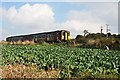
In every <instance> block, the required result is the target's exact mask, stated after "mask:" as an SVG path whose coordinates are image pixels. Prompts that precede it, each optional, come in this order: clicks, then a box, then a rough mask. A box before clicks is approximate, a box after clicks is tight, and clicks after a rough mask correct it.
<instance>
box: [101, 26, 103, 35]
mask: <svg viewBox="0 0 120 80" xmlns="http://www.w3.org/2000/svg"><path fill="white" fill-rule="evenodd" d="M102 31H103V27H102V26H101V34H102Z"/></svg>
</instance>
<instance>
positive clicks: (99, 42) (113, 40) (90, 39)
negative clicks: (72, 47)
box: [75, 33, 120, 50]
mask: <svg viewBox="0 0 120 80" xmlns="http://www.w3.org/2000/svg"><path fill="white" fill-rule="evenodd" d="M75 43H76V44H78V47H86V48H101V49H106V46H107V47H109V48H110V49H111V50H119V49H120V34H118V35H116V34H111V33H108V34H104V33H88V34H87V35H84V36H82V35H77V36H76V38H75Z"/></svg>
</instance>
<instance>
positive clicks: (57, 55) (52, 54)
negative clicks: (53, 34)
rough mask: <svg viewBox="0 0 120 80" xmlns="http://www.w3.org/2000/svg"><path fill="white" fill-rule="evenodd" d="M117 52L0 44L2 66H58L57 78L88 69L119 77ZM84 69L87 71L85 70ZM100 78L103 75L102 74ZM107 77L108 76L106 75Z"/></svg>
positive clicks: (90, 73) (96, 75)
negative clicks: (58, 74)
mask: <svg viewBox="0 0 120 80" xmlns="http://www.w3.org/2000/svg"><path fill="white" fill-rule="evenodd" d="M119 61H120V51H112V50H102V49H86V48H75V47H74V48H71V47H63V46H56V45H3V46H2V62H3V65H8V64H12V65H16V64H18V63H19V64H23V65H26V66H27V65H31V64H34V65H36V66H38V67H39V69H40V70H41V69H45V70H47V68H52V69H59V70H61V72H60V77H68V75H69V77H81V76H82V75H83V73H84V74H86V73H87V72H89V76H92V77H94V78H99V77H100V75H101V76H102V75H113V76H112V77H113V78H114V77H115V78H116V76H118V71H117V69H118V66H119V65H120V62H119ZM85 72H86V73H85ZM102 77H103V76H102ZM108 77H109V76H108Z"/></svg>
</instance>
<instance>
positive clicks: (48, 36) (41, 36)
mask: <svg viewBox="0 0 120 80" xmlns="http://www.w3.org/2000/svg"><path fill="white" fill-rule="evenodd" d="M26 40H28V41H32V40H34V41H35V42H39V41H46V42H56V41H66V40H70V32H69V31H67V30H57V31H51V32H43V33H36V34H28V35H19V36H11V37H7V38H6V41H8V42H16V41H26Z"/></svg>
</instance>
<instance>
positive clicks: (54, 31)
mask: <svg viewBox="0 0 120 80" xmlns="http://www.w3.org/2000/svg"><path fill="white" fill-rule="evenodd" d="M61 31H66V32H69V33H70V31H67V30H56V31H49V32H41V33H33V34H27V35H24V34H23V35H18V36H10V37H7V38H13V37H23V36H31V35H38V34H49V33H55V32H61Z"/></svg>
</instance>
